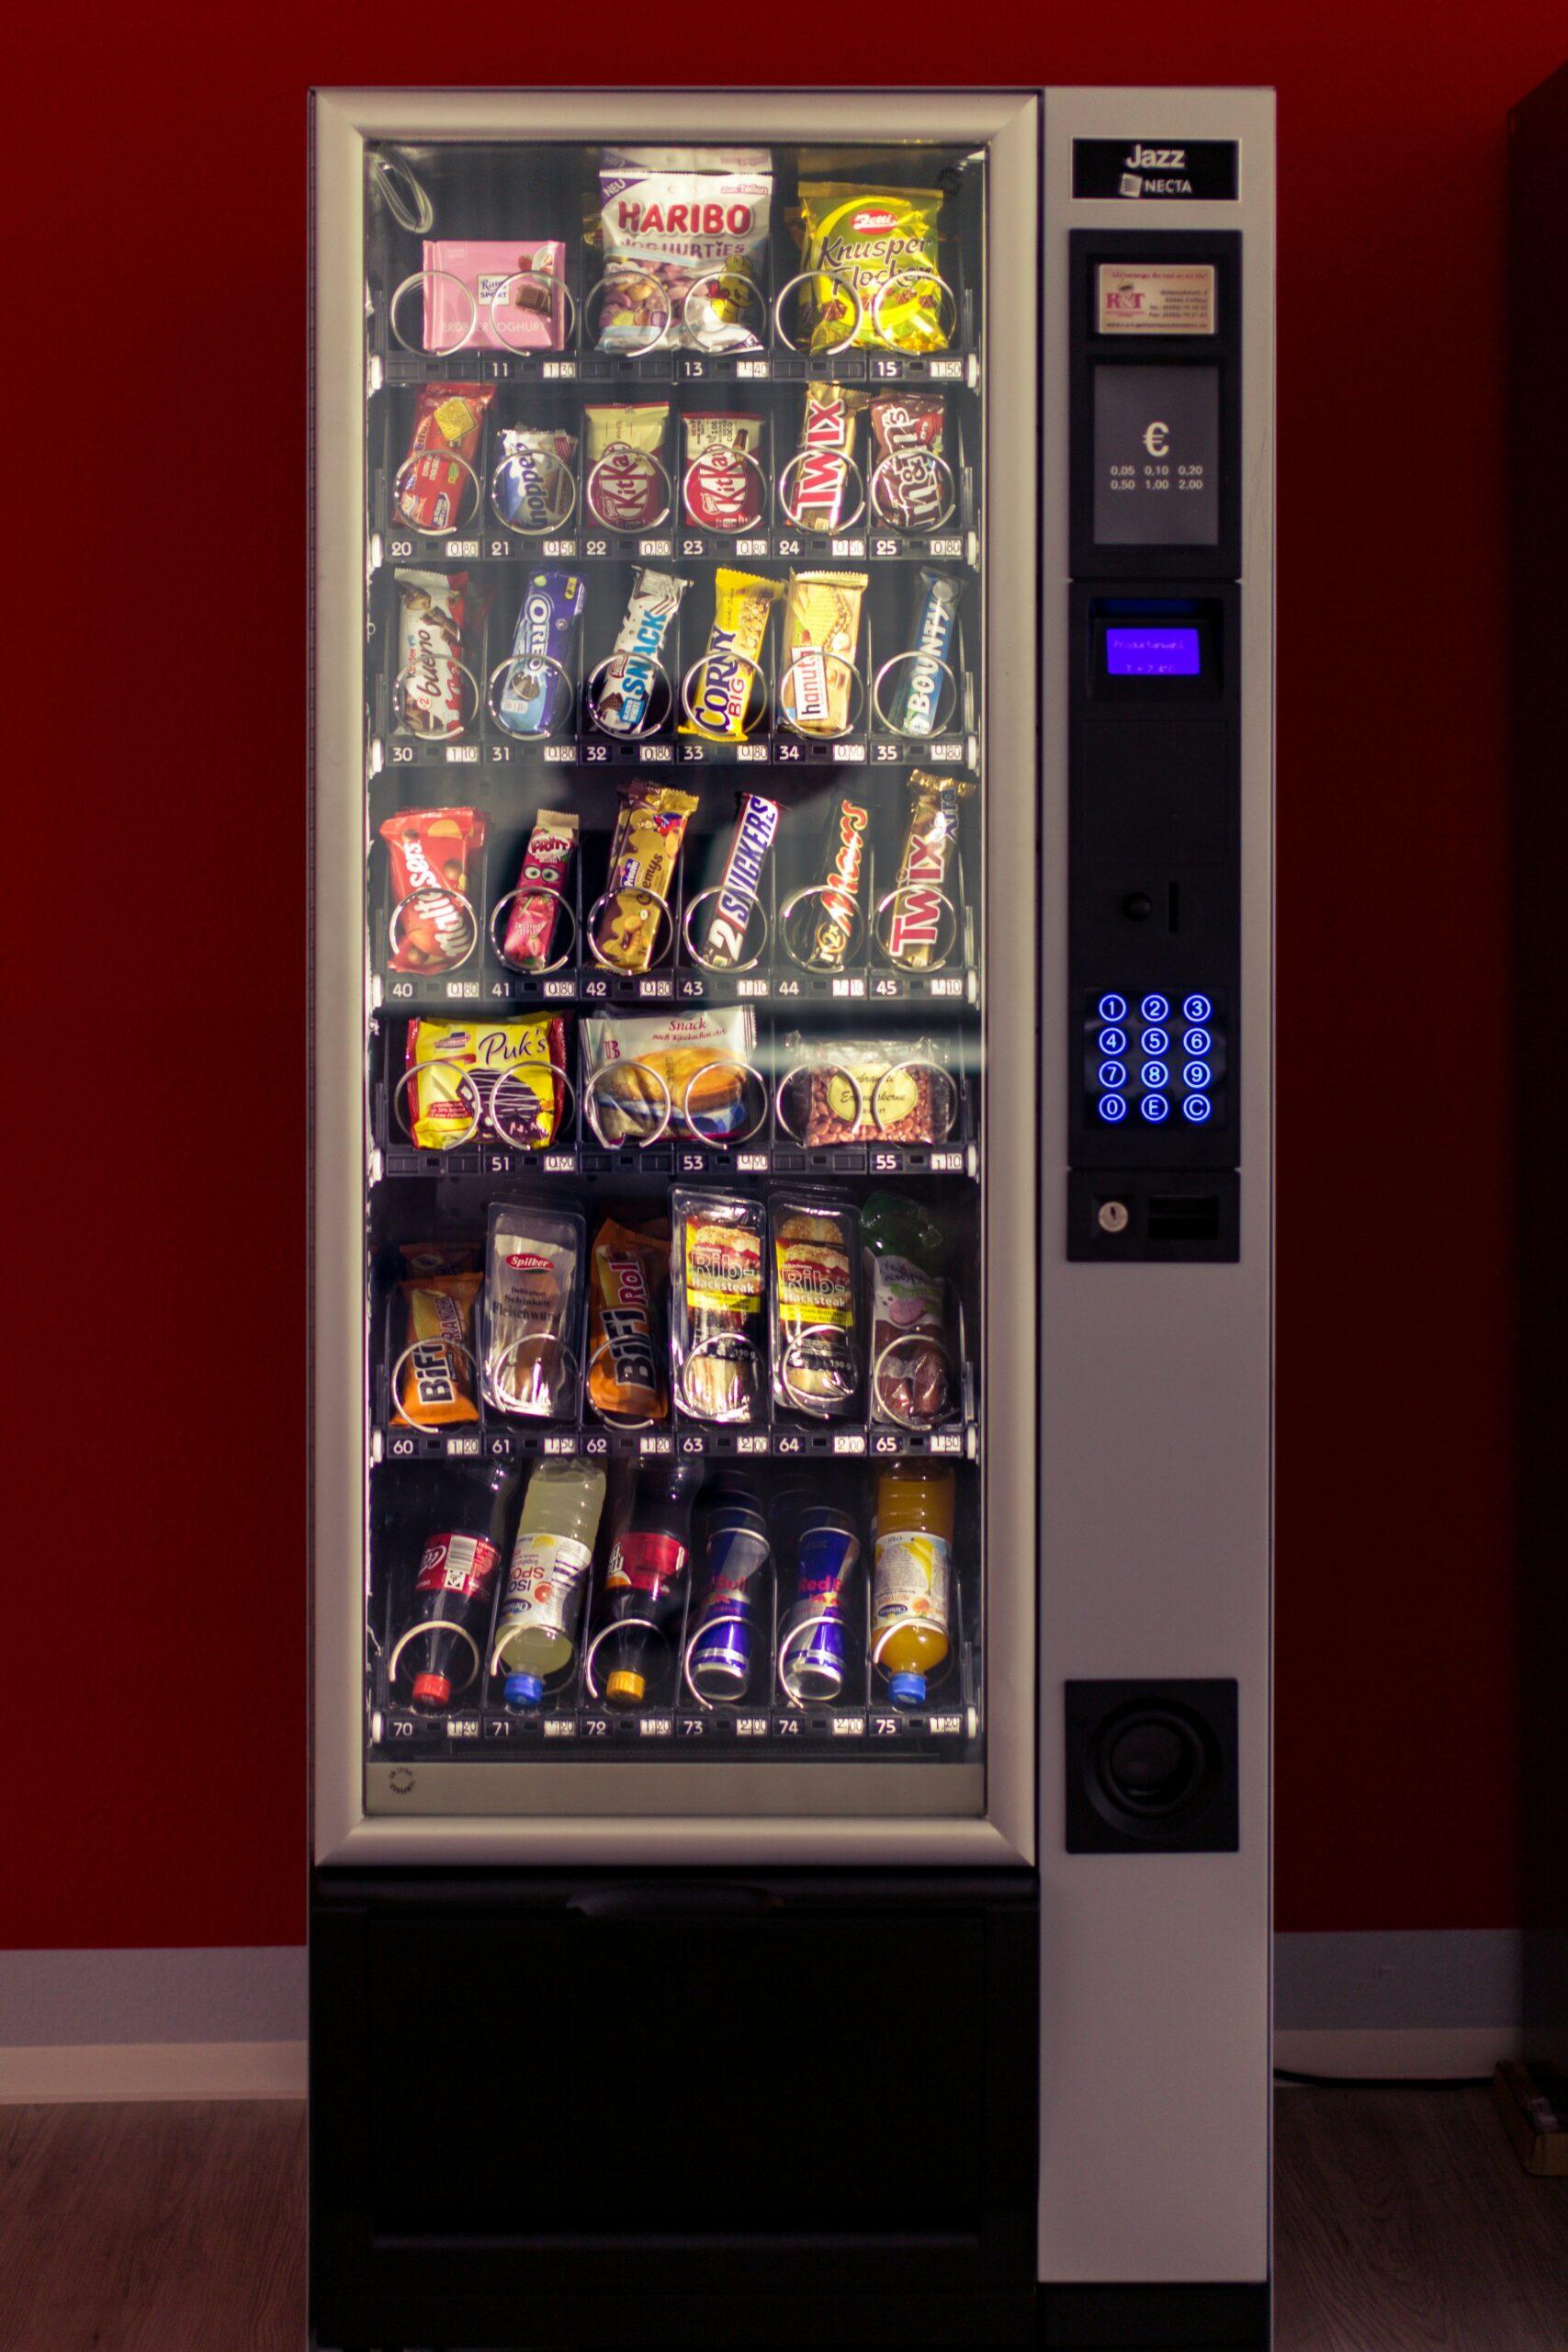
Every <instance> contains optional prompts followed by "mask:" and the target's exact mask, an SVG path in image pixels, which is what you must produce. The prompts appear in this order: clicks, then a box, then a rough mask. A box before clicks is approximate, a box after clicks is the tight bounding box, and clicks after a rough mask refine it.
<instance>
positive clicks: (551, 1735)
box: [545, 1715, 577, 1739]
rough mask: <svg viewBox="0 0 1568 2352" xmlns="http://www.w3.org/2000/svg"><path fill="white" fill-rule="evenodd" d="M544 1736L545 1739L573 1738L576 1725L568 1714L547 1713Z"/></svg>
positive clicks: (575, 1734)
mask: <svg viewBox="0 0 1568 2352" xmlns="http://www.w3.org/2000/svg"><path fill="white" fill-rule="evenodd" d="M545 1737H546V1738H547V1739H575V1738H576V1737H577V1725H576V1724H574V1723H573V1721H572V1719H571V1717H570V1715H547V1716H546V1717H545Z"/></svg>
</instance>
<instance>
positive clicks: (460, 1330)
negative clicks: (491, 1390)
mask: <svg viewBox="0 0 1568 2352" xmlns="http://www.w3.org/2000/svg"><path fill="white" fill-rule="evenodd" d="M480 1285H481V1277H480V1276H479V1275H478V1274H472V1273H468V1274H422V1275H420V1276H418V1277H417V1278H416V1279H415V1280H413V1281H412V1282H406V1283H399V1284H398V1296H399V1298H400V1301H401V1305H402V1315H401V1318H400V1340H399V1354H398V1357H397V1361H396V1363H394V1365H393V1367H392V1370H393V1377H394V1380H395V1382H396V1389H395V1393H394V1395H393V1398H392V1420H393V1424H394V1426H395V1427H397V1428H398V1429H415V1430H439V1429H451V1428H453V1427H454V1426H456V1425H457V1423H458V1422H462V1421H477V1420H478V1419H479V1394H478V1386H479V1384H478V1376H477V1371H476V1366H477V1364H478V1361H479V1360H478V1357H477V1355H476V1353H475V1351H474V1309H475V1306H476V1304H477V1302H478V1299H479V1289H480Z"/></svg>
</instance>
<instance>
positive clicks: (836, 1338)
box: [769, 1193, 863, 1420]
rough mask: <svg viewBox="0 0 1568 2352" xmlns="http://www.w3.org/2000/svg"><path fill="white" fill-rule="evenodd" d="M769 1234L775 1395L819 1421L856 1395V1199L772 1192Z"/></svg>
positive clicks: (848, 1406)
mask: <svg viewBox="0 0 1568 2352" xmlns="http://www.w3.org/2000/svg"><path fill="white" fill-rule="evenodd" d="M769 1218H770V1226H771V1235H772V1252H773V1280H772V1283H771V1285H770V1289H771V1293H772V1298H773V1333H772V1338H773V1395H774V1397H775V1398H776V1399H777V1401H778V1402H779V1403H780V1404H781V1405H784V1406H786V1407H789V1408H793V1409H794V1410H795V1412H799V1413H811V1414H814V1415H815V1416H816V1417H817V1418H818V1419H822V1420H826V1419H832V1418H834V1417H836V1416H841V1415H843V1414H846V1413H852V1412H853V1411H854V1409H855V1407H856V1405H857V1404H858V1403H859V1401H860V1387H861V1373H862V1369H863V1366H862V1349H861V1340H860V1329H859V1296H860V1235H859V1231H858V1220H857V1218H856V1215H855V1209H854V1204H853V1203H852V1201H848V1200H840V1198H839V1197H838V1196H837V1195H836V1194H834V1193H774V1195H773V1200H772V1201H771V1202H770V1204H769Z"/></svg>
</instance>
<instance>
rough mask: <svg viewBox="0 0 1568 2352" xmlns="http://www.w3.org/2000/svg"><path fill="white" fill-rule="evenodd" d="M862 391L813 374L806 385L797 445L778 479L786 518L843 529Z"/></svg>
mask: <svg viewBox="0 0 1568 2352" xmlns="http://www.w3.org/2000/svg"><path fill="white" fill-rule="evenodd" d="M865 398H866V396H865V394H864V392H863V391H857V390H855V388H854V386H853V385H852V384H836V383H829V382H827V381H826V380H819V381H818V380H814V381H813V382H811V383H808V384H807V387H806V406H805V408H804V410H803V412H802V414H801V424H800V447H799V450H798V452H797V453H796V456H795V460H794V462H793V464H792V465H791V466H790V468H789V471H788V476H787V479H786V480H785V481H784V482H782V483H781V485H780V488H781V491H782V492H783V499H784V508H785V510H786V512H787V513H788V515H789V518H790V521H791V522H792V523H795V524H798V525H799V526H800V528H801V529H802V530H804V531H820V532H823V533H825V534H827V533H831V532H834V531H838V530H842V529H843V528H844V526H845V525H846V523H847V522H848V521H849V520H850V519H851V518H852V516H853V515H854V514H855V513H856V512H857V510H858V508H859V506H860V503H861V501H860V498H859V496H858V495H857V494H855V492H854V491H853V488H852V485H853V481H854V473H853V460H854V440H855V432H856V428H857V425H858V423H859V419H860V413H861V411H862V409H863V407H864V406H865Z"/></svg>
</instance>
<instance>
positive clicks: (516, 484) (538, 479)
mask: <svg viewBox="0 0 1568 2352" xmlns="http://www.w3.org/2000/svg"><path fill="white" fill-rule="evenodd" d="M499 439H500V443H501V457H500V459H499V461H498V462H497V464H496V467H495V469H494V471H493V472H492V473H491V493H492V495H493V496H494V499H495V504H496V512H497V513H498V514H499V515H500V516H501V519H502V522H503V523H506V524H509V525H510V526H511V527H512V529H513V530H514V531H524V532H527V533H528V534H530V535H531V536H535V537H537V536H539V535H541V534H543V533H544V532H546V531H558V530H559V529H560V528H561V526H563V525H564V524H565V523H566V522H567V521H569V519H570V515H571V510H572V505H573V503H574V492H573V487H572V480H571V465H572V459H573V458H575V457H576V455H577V435H576V434H575V433H562V432H558V431H557V430H556V429H555V427H554V426H547V425H533V424H514V425H508V426H507V427H506V428H505V430H504V431H503V432H502V434H501V435H499Z"/></svg>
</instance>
